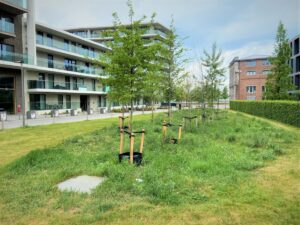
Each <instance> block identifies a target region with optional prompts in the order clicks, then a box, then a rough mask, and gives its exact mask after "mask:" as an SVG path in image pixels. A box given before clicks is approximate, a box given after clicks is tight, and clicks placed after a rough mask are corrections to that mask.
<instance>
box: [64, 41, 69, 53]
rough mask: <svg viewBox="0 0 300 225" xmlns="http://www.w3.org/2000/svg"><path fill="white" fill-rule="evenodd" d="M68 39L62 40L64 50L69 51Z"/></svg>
mask: <svg viewBox="0 0 300 225" xmlns="http://www.w3.org/2000/svg"><path fill="white" fill-rule="evenodd" d="M69 47H70V46H69V41H68V40H64V50H66V51H69V49H70V48H69Z"/></svg>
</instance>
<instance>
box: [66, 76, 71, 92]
mask: <svg viewBox="0 0 300 225" xmlns="http://www.w3.org/2000/svg"><path fill="white" fill-rule="evenodd" d="M65 87H66V89H67V90H70V88H71V84H70V77H68V76H67V77H65Z"/></svg>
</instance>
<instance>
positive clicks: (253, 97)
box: [247, 96, 256, 101]
mask: <svg viewBox="0 0 300 225" xmlns="http://www.w3.org/2000/svg"><path fill="white" fill-rule="evenodd" d="M247 100H249V101H255V100H256V97H255V96H247Z"/></svg>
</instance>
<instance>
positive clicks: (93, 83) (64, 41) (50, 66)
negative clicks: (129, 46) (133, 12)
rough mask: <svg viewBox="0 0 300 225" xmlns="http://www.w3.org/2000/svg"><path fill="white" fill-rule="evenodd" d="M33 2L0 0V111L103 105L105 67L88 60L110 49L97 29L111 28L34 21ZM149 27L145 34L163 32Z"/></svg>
mask: <svg viewBox="0 0 300 225" xmlns="http://www.w3.org/2000/svg"><path fill="white" fill-rule="evenodd" d="M34 1H35V0H18V1H16V0H0V18H1V20H0V111H7V112H8V113H10V114H16V113H18V112H20V111H21V110H20V108H22V111H23V110H25V112H28V111H36V112H37V113H40V114H44V113H49V112H50V111H51V110H53V109H58V110H60V111H63V112H66V111H70V110H72V109H76V110H78V111H89V110H93V111H97V110H99V108H108V107H109V106H110V104H109V103H108V101H107V92H108V89H109V88H108V87H105V86H103V85H102V84H101V82H100V79H99V78H101V77H102V74H103V70H104V69H105V68H103V67H101V66H95V65H94V63H93V61H94V60H95V59H99V56H100V55H101V54H105V53H106V52H107V51H110V48H109V47H107V46H106V44H107V43H108V42H107V41H108V40H110V41H112V40H111V38H109V37H106V38H104V39H103V38H102V37H101V31H103V29H104V30H107V29H109V30H110V29H113V27H107V28H103V27H102V28H99V27H98V28H80V29H76V31H72V32H71V31H70V30H68V31H63V30H58V29H55V28H53V27H50V26H47V25H44V24H41V23H37V22H36V21H35V4H34V3H35V2H34ZM145 26H146V25H145ZM155 26H156V27H157V29H154V30H149V32H147V34H146V35H145V39H146V38H156V37H160V38H161V37H163V36H164V32H163V31H165V29H166V28H164V27H163V26H161V25H160V24H156V25H155ZM102 78H104V77H102ZM23 101H24V102H23Z"/></svg>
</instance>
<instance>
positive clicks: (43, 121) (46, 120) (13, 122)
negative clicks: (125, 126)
mask: <svg viewBox="0 0 300 225" xmlns="http://www.w3.org/2000/svg"><path fill="white" fill-rule="evenodd" d="M164 111H165V110H156V111H155V113H159V112H164ZM142 114H151V111H145V112H140V111H138V112H134V115H142ZM120 115H121V114H120V113H105V114H99V113H98V114H93V115H87V114H80V115H78V116H70V115H60V116H59V117H55V118H52V117H50V116H48V115H47V116H38V118H36V119H26V121H25V124H26V125H27V126H39V125H49V124H54V123H71V122H79V121H85V120H98V119H107V118H116V117H119V116H120ZM125 115H128V113H126V114H125ZM2 126H3V128H2ZM18 127H22V117H19V116H18V115H10V116H8V118H7V121H4V123H2V122H0V129H12V128H18Z"/></svg>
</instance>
